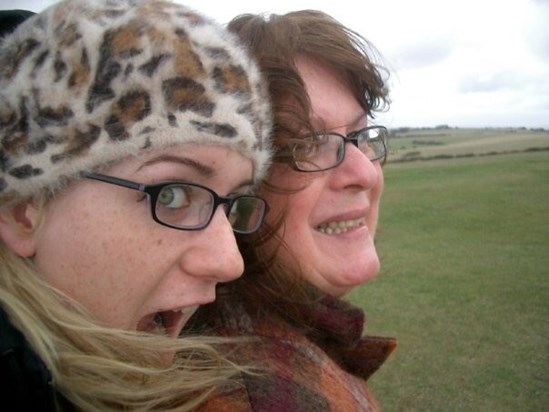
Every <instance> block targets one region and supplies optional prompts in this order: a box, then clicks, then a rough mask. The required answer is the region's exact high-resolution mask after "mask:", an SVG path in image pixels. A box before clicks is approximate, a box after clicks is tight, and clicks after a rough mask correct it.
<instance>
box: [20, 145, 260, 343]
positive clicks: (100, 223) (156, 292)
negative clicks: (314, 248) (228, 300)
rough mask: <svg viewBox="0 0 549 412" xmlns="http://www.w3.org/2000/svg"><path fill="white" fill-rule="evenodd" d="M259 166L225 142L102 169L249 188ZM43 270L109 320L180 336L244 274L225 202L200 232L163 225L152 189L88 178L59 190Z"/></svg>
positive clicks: (228, 190)
mask: <svg viewBox="0 0 549 412" xmlns="http://www.w3.org/2000/svg"><path fill="white" fill-rule="evenodd" d="M252 170H253V169H252V163H251V161H250V160H249V159H248V158H245V157H243V156H242V155H241V154H239V153H237V152H235V151H233V150H230V149H228V148H226V147H221V146H205V145H192V144H186V145H181V146H175V147H171V148H169V149H166V150H162V151H154V152H151V153H149V154H147V156H146V157H143V158H139V159H135V158H133V159H128V160H124V161H122V162H120V163H118V164H116V165H115V166H113V167H111V168H109V169H107V170H103V171H102V173H104V174H107V175H110V176H116V177H119V178H124V179H128V180H133V181H135V182H139V183H143V184H152V183H158V182H166V181H185V182H192V183H198V184H201V185H204V186H207V187H209V188H211V189H212V190H214V191H215V192H216V193H218V194H219V195H222V196H225V195H228V194H233V193H248V192H249V189H250V182H251V180H252ZM33 236H34V239H33V250H32V251H31V252H32V253H29V254H32V255H33V256H34V262H35V264H36V267H37V270H38V271H39V273H40V274H42V275H43V276H44V277H45V278H46V280H47V281H48V282H49V283H51V284H52V285H53V286H55V287H56V288H58V289H59V290H61V291H62V292H64V293H65V294H67V295H69V296H70V297H72V298H73V299H75V300H76V301H78V302H79V303H81V304H82V305H83V306H84V307H85V308H86V309H88V310H89V311H90V312H91V314H92V315H93V316H94V317H95V318H96V319H97V320H98V321H99V322H101V323H103V324H105V325H108V326H112V327H118V328H123V329H128V330H141V331H148V332H153V333H167V334H169V335H170V336H173V337H175V336H177V335H178V334H179V332H180V331H181V329H182V327H183V325H184V324H185V323H186V321H187V320H188V319H189V317H190V316H191V315H192V313H193V312H194V310H196V308H197V307H198V306H199V305H202V304H205V303H208V302H211V301H213V300H214V298H215V286H216V284H217V283H218V282H226V281H229V280H233V279H235V278H237V277H238V276H240V275H241V273H242V272H243V268H244V267H243V261H242V257H241V255H240V253H239V251H238V248H237V245H236V241H235V237H234V234H233V231H232V228H231V225H230V223H229V221H228V220H227V217H226V215H225V213H224V209H223V207H219V208H218V209H217V210H216V212H215V214H214V216H213V219H212V221H211V222H210V224H209V225H208V226H207V227H206V228H204V229H202V230H197V231H185V230H175V229H172V228H168V227H165V226H162V225H160V224H158V223H156V222H155V221H154V220H153V219H152V217H151V211H150V206H149V201H148V199H147V197H146V196H144V194H143V193H142V192H139V191H136V190H131V189H128V188H125V187H120V186H115V185H111V184H107V183H104V182H99V181H96V180H90V179H82V180H79V181H77V182H75V183H73V184H72V185H70V186H69V187H67V188H66V189H65V190H63V191H62V192H60V193H59V194H58V195H57V196H55V197H54V198H53V199H52V200H51V201H50V202H49V203H48V204H47V205H46V209H45V211H44V220H43V222H42V224H41V225H40V226H39V228H38V230H37V231H36V232H35V233H34V235H33Z"/></svg>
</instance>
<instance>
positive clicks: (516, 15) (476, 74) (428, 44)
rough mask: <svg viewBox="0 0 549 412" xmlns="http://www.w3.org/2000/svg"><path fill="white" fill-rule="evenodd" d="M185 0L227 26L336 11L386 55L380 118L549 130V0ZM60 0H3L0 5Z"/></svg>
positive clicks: (399, 123) (396, 122)
mask: <svg viewBox="0 0 549 412" xmlns="http://www.w3.org/2000/svg"><path fill="white" fill-rule="evenodd" d="M90 1H93V0H90ZM179 2H180V3H184V4H187V5H189V6H191V7H193V8H194V9H196V10H197V11H201V12H203V13H205V14H207V15H210V16H211V17H213V18H215V19H216V20H218V21H219V22H221V23H227V22H228V21H229V20H230V19H231V18H232V17H234V16H235V15H237V14H241V13H246V12H248V13H249V12H251V13H263V12H274V13H284V12H287V11H291V10H298V9H305V8H312V9H318V10H322V11H325V12H327V13H329V14H331V15H332V16H333V17H335V18H336V19H338V20H339V21H341V22H342V23H343V24H345V25H347V26H349V27H350V28H351V29H353V30H355V31H357V32H359V33H360V34H361V35H363V36H364V37H366V38H367V39H369V40H370V41H371V42H372V43H373V44H374V45H375V46H376V47H377V48H378V49H379V51H380V52H381V54H382V55H383V56H384V58H385V63H386V66H387V67H388V68H389V70H390V71H391V75H392V76H391V79H390V84H391V99H392V102H393V103H392V105H391V107H390V110H389V112H388V113H385V114H382V115H380V116H379V117H378V122H379V123H383V124H386V125H387V126H389V127H403V126H412V127H423V126H426V127H430V126H437V125H441V124H447V125H449V126H452V127H455V126H457V127H523V126H524V127H529V128H530V127H544V128H549V0H448V1H441V0H412V1H411V0H362V1H359V2H356V0H355V1H350V0H313V1H307V0H271V1H257V0H232V1H228V2H225V1H223V2H221V1H213V0H212V1H210V0H186V1H179ZM52 3H54V1H52V0H0V8H4V9H9V8H22V9H27V10H32V11H40V10H42V9H44V8H45V7H47V6H49V5H50V4H52ZM352 3H355V4H354V5H353V4H352Z"/></svg>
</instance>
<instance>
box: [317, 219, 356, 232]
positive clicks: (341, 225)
mask: <svg viewBox="0 0 549 412" xmlns="http://www.w3.org/2000/svg"><path fill="white" fill-rule="evenodd" d="M364 225H365V222H364V219H363V218H359V219H351V220H340V221H337V222H330V223H323V224H321V225H318V226H317V227H316V230H318V231H319V232H320V233H324V234H326V235H339V234H341V233H345V232H346V231H348V230H350V229H354V228H357V227H360V226H364Z"/></svg>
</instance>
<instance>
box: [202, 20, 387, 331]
mask: <svg viewBox="0 0 549 412" xmlns="http://www.w3.org/2000/svg"><path fill="white" fill-rule="evenodd" d="M228 28H229V30H230V31H232V32H234V33H235V34H236V35H237V36H238V37H240V40H241V41H242V42H243V43H244V44H245V45H246V46H247V48H248V50H249V51H250V52H251V54H252V56H253V57H255V58H256V60H257V62H258V64H259V66H260V69H261V71H262V72H263V75H264V77H265V79H266V80H267V83H268V88H269V94H270V98H271V104H272V111H273V116H274V125H273V126H274V127H273V146H274V150H275V157H274V162H277V163H288V162H289V161H290V158H289V157H288V156H287V150H286V148H287V147H288V143H289V142H291V139H295V138H297V135H298V132H299V134H301V133H303V131H304V130H306V131H310V132H313V131H314V129H313V126H312V125H311V122H310V113H311V104H310V100H309V96H308V94H307V91H306V89H305V85H304V82H303V80H302V79H301V76H300V74H299V72H298V69H297V66H296V58H297V57H300V56H302V57H307V58H309V59H312V60H314V61H318V62H319V63H322V64H324V65H326V66H328V67H330V68H331V69H333V70H335V71H336V72H337V73H338V74H340V75H341V76H342V78H343V79H344V80H345V81H346V82H347V83H348V85H349V88H350V90H351V92H352V93H353V95H354V96H355V98H356V100H357V101H358V102H359V104H360V105H361V107H362V108H363V109H364V111H365V113H366V114H367V115H368V116H369V117H371V118H373V117H374V114H375V112H377V111H381V110H383V109H385V108H387V107H388V105H389V103H390V100H389V97H388V89H387V85H386V78H385V77H386V76H387V75H388V72H387V70H385V68H383V67H382V66H381V65H380V62H381V56H380V54H379V53H378V51H377V50H376V49H375V48H374V47H373V45H372V44H371V43H369V42H368V41H367V40H366V39H365V38H363V37H362V36H360V35H359V34H358V33H356V32H354V31H353V30H351V29H349V28H347V27H345V26H344V25H342V24H341V23H340V22H338V21H337V20H335V19H334V18H332V17H330V16H329V15H327V14H325V13H323V12H321V11H316V10H301V11H295V12H291V13H287V14H284V15H276V14H271V15H265V16H263V15H254V14H244V15H241V16H237V17H235V18H234V19H233V20H232V21H231V22H229V24H228ZM261 190H263V191H265V190H271V191H279V192H280V191H282V192H287V190H288V189H287V188H280V187H274V186H273V185H272V184H270V183H269V181H268V179H267V181H266V182H264V183H263V187H262V189H261ZM281 228H282V229H283V228H284V212H283V211H281V212H280V214H279V215H277V216H276V222H275V223H274V224H271V225H270V226H269V225H266V224H265V225H264V226H263V228H262V229H261V231H260V232H259V233H257V234H254V235H252V236H246V237H243V238H241V239H239V243H240V248H241V251H242V254H243V256H244V261H245V274H244V276H243V277H242V278H240V279H239V280H237V281H235V282H232V283H231V284H228V285H223V286H222V287H221V288H220V290H219V294H218V299H223V295H224V294H229V295H233V296H237V299H238V300H240V301H244V302H247V304H248V305H250V308H251V310H253V312H254V313H255V314H257V315H261V314H262V313H263V314H273V313H276V314H278V315H280V316H283V317H284V318H286V319H287V320H288V321H293V322H294V323H296V324H298V325H302V326H305V325H307V324H308V322H307V319H303V313H301V310H300V309H299V306H300V304H301V305H302V304H303V303H304V302H305V301H311V300H315V299H317V298H319V297H320V296H319V294H318V291H316V290H315V289H314V288H311V287H310V286H307V283H306V282H305V281H304V279H303V277H302V276H299V273H296V270H295V268H293V267H292V269H291V271H290V270H289V269H288V268H285V267H282V264H281V263H280V262H278V261H277V260H276V259H275V255H276V249H277V248H279V247H282V248H284V247H287V246H286V245H285V243H284V242H283V241H282V239H281V238H280V235H277V233H278V231H279V230H280V229H281ZM267 242H268V243H269V245H270V247H269V248H264V247H263V246H264V245H265V244H266V243H267ZM273 244H276V247H275V248H274V250H273V247H272V245H273ZM267 249H268V250H269V252H266V250H267ZM295 263H296V265H295V267H298V265H299V262H298V258H297V257H295ZM214 305H215V306H217V301H216V303H214ZM215 306H214V307H212V308H210V310H214V311H215V310H216V308H215ZM222 306H223V305H221V304H219V305H218V308H217V309H218V310H221V309H220V308H221V307H222ZM203 313H204V315H205V316H206V318H205V319H204V318H203V319H202V320H203V321H204V320H207V317H208V315H207V314H206V311H205V312H203ZM309 325H310V324H309ZM311 326H312V325H311Z"/></svg>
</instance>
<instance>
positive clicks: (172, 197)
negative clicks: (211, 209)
mask: <svg viewBox="0 0 549 412" xmlns="http://www.w3.org/2000/svg"><path fill="white" fill-rule="evenodd" d="M189 192H190V190H189V188H188V187H185V186H181V185H171V186H166V187H164V188H163V189H162V191H161V192H160V193H159V194H158V200H157V202H158V203H160V204H161V205H162V206H164V207H167V208H171V209H176V208H182V207H188V206H189V204H190V203H191V196H190V193H189Z"/></svg>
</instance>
